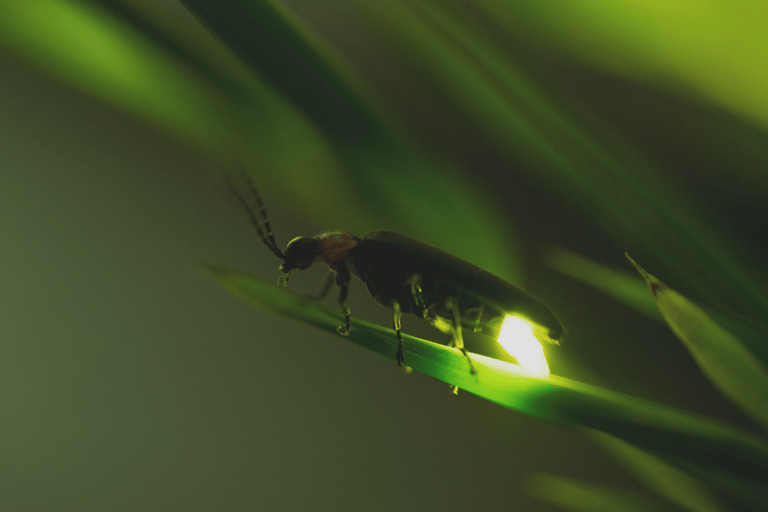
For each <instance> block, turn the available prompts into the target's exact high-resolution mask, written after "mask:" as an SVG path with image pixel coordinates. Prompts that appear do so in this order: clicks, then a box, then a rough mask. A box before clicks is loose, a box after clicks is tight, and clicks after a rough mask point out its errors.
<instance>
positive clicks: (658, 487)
mask: <svg viewBox="0 0 768 512" xmlns="http://www.w3.org/2000/svg"><path fill="white" fill-rule="evenodd" d="M590 435H591V436H592V437H593V438H594V439H595V440H596V441H597V442H598V443H600V444H601V445H603V446H604V447H606V448H608V449H609V450H610V451H611V453H613V454H614V455H615V456H616V457H617V458H619V459H620V460H621V461H623V462H624V464H625V465H626V467H628V468H629V469H630V470H631V471H632V472H633V473H634V474H635V475H636V476H637V477H638V478H640V479H641V480H642V481H643V482H645V483H646V485H648V486H649V487H650V488H651V489H653V490H654V491H655V492H656V493H657V494H659V495H660V496H664V497H665V498H666V499H668V500H669V501H671V502H672V503H676V504H677V505H678V506H680V507H682V508H683V509H685V510H690V511H691V512H723V510H724V509H723V507H722V506H721V505H720V504H719V503H718V500H717V499H716V498H715V497H714V496H713V495H712V493H711V492H710V491H709V490H708V489H707V488H706V487H705V486H704V485H702V483H701V482H699V481H697V480H696V479H694V478H692V477H690V476H689V475H687V474H685V473H684V472H682V471H680V470H679V469H677V468H674V467H672V466H670V465H669V464H667V463H665V462H664V461H662V460H660V459H658V458H657V457H653V456H652V455H649V454H648V453H646V452H644V451H642V450H638V449H637V448H635V447H634V446H632V445H630V444H628V443H625V442H624V441H621V440H620V439H617V438H616V437H614V436H610V435H606V434H603V433H601V432H597V431H591V432H590Z"/></svg>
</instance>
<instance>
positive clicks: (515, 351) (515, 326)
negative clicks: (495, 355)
mask: <svg viewBox="0 0 768 512" xmlns="http://www.w3.org/2000/svg"><path fill="white" fill-rule="evenodd" d="M533 330H534V325H533V324H532V323H531V322H529V321H528V320H526V319H525V318H523V317H520V316H513V315H507V317H506V318H505V319H504V323H502V324H501V330H500V331H499V338H498V342H499V344H500V345H501V346H502V347H504V350H506V351H507V352H509V355H511V356H512V357H514V358H515V359H517V362H518V363H520V365H521V366H522V367H524V368H525V369H526V370H528V371H529V372H530V373H531V374H532V375H534V376H537V377H546V376H547V375H549V366H548V365H547V359H546V358H545V357H544V349H543V348H542V347H541V343H540V342H539V340H538V339H537V338H536V336H534V334H533Z"/></svg>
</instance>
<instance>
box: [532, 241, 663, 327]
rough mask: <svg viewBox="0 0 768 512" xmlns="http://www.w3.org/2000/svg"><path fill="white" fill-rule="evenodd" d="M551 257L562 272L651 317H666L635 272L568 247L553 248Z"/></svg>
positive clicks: (549, 257) (656, 318)
mask: <svg viewBox="0 0 768 512" xmlns="http://www.w3.org/2000/svg"><path fill="white" fill-rule="evenodd" d="M547 260H548V263H549V266H550V267H552V268H553V269H555V270H557V271H558V272H560V273H562V274H565V275H567V276H570V277H572V278H574V279H578V280H579V281H582V282H584V283H587V284H589V285H591V286H593V287H595V288H597V289H598V290H602V291H603V292H605V293H607V294H608V295H611V296H613V297H615V298H616V299H618V300H619V301H621V302H623V303H624V304H627V305H629V306H631V307H633V308H635V309H636V310H637V311H640V312H641V313H643V314H644V315H646V316H648V317H650V318H653V319H655V320H659V321H662V320H663V318H662V316H661V315H660V314H659V308H657V307H656V304H654V302H653V299H652V298H651V297H648V292H647V291H646V290H645V286H643V285H642V283H640V282H639V281H638V280H637V278H636V277H634V275H629V274H627V273H625V272H619V271H617V270H614V269H611V268H608V267H606V266H604V265H600V264H599V263H595V262H594V261H591V260H589V259H587V258H585V257H583V256H579V255H578V254H575V253H572V252H570V251H567V250H565V249H556V250H553V251H552V252H551V253H550V254H549V256H548V258H547Z"/></svg>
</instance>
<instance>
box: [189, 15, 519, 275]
mask: <svg viewBox="0 0 768 512" xmlns="http://www.w3.org/2000/svg"><path fill="white" fill-rule="evenodd" d="M183 4H184V5H185V6H186V7H187V8H188V9H189V10H190V11H191V12H192V13H193V14H194V15H195V16H196V17H197V18H198V20H200V21H201V22H202V23H203V24H204V25H205V26H206V27H208V29H209V30H210V31H211V32H212V33H213V34H215V35H216V37H218V38H219V39H220V40H221V41H222V42H223V43H224V44H225V45H226V46H228V47H229V48H230V49H231V50H232V52H233V53H235V54H236V55H237V56H238V57H239V58H240V59H241V60H242V61H243V62H244V63H245V64H246V65H247V66H249V67H250V68H251V69H252V70H253V71H254V72H255V73H256V74H258V76H259V77H261V78H262V79H263V80H265V81H266V82H267V83H269V84H270V85H271V86H272V87H273V88H274V89H275V90H278V91H280V94H281V95H283V97H285V98H287V99H288V100H290V101H291V102H292V104H293V105H295V106H296V108H297V109H298V110H300V111H301V112H302V113H303V114H304V115H305V116H306V118H307V119H309V120H310V121H311V122H312V123H313V125H314V126H316V127H317V128H318V129H319V130H320V131H321V132H322V133H323V135H324V137H325V138H326V139H327V140H328V141H329V144H330V145H331V147H332V148H333V149H334V151H335V153H336V155H337V156H338V158H339V160H340V162H341V163H342V165H341V166H340V169H339V172H340V173H342V176H341V179H342V181H343V182H344V183H345V184H346V185H347V186H348V187H349V188H350V189H352V190H353V194H352V195H350V196H348V197H344V198H343V200H344V202H347V203H349V204H350V205H354V208H355V209H356V210H358V211H360V212H363V213H362V214H363V215H371V216H374V218H376V219H378V221H379V222H378V223H377V225H376V226H375V228H376V229H392V230H395V231H400V232H404V233H406V234H409V235H410V236H413V237H415V238H418V239H420V240H424V241H425V242H427V243H432V244H433V245H436V246H439V247H441V248H444V249H447V250H449V251H451V252H452V253H454V254H456V255H458V256H460V257H462V258H463V259H466V260H468V261H472V262H473V263H476V264H478V265H480V266H481V267H483V268H487V269H488V270H490V271H492V272H494V273H496V274H498V275H501V276H503V277H506V278H509V277H511V276H510V275H511V274H515V273H516V272H515V267H516V264H515V261H516V260H517V258H516V257H515V254H516V253H517V251H516V249H515V248H514V247H513V246H512V244H511V242H510V239H509V235H508V232H509V230H508V228H507V227H506V226H503V225H501V224H500V222H499V220H498V218H497V216H496V215H495V214H494V208H493V206H492V205H489V204H488V198H487V196H486V195H485V194H483V193H482V192H481V190H480V188H479V187H478V186H477V185H476V184H475V183H473V182H472V181H471V180H470V179H469V178H465V177H462V176H460V175H459V173H458V172H456V170H455V169H451V168H450V167H448V166H446V165H445V164H443V163H442V162H440V161H438V160H437V159H436V158H435V157H434V156H432V155H430V154H428V153H427V152H425V151H423V150H422V149H421V148H419V147H417V146H416V145H415V144H414V143H413V142H411V141H410V140H409V139H408V138H407V137H406V134H405V132H404V130H403V129H402V128H400V127H398V126H397V125H396V123H395V122H394V121H393V120H392V119H390V118H389V117H387V116H385V115H384V114H383V113H382V112H383V109H382V108H381V107H380V105H378V103H377V102H376V101H375V100H374V99H373V97H372V95H371V94H370V92H369V91H368V90H367V89H366V88H365V87H364V86H363V85H362V84H361V82H360V80H359V79H358V78H357V77H356V75H355V74H354V73H353V72H352V71H351V70H349V69H348V68H347V67H346V66H345V65H343V64H342V62H341V59H339V58H338V57H336V55H335V54H334V53H333V52H332V51H331V50H330V49H329V48H327V47H326V46H325V45H324V44H322V43H321V42H320V40H319V39H318V38H317V37H315V36H314V35H313V34H312V33H311V32H310V31H309V30H307V29H306V28H305V27H304V26H303V25H301V24H300V23H299V22H298V21H297V20H296V18H295V17H294V16H292V15H291V13H290V12H288V11H287V10H285V8H283V7H282V6H280V5H278V4H277V3H276V2H271V1H268V0H222V1H220V2H209V1H206V0H183ZM355 217H359V216H350V217H349V218H348V220H347V222H350V223H353V224H352V225H350V226H348V227H347V229H349V230H357V229H358V225H356V224H354V223H355V222H356V219H355ZM367 228H368V230H371V229H372V226H370V225H369V226H367ZM511 280H513V281H515V279H511Z"/></svg>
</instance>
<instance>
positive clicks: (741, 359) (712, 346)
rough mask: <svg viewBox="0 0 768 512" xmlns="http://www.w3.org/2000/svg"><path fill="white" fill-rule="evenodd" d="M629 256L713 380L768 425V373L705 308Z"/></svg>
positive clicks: (678, 333) (747, 410)
mask: <svg viewBox="0 0 768 512" xmlns="http://www.w3.org/2000/svg"><path fill="white" fill-rule="evenodd" d="M627 259H629V261H630V262H631V263H632V265H634V266H635V268H636V269H637V271H638V272H639V273H640V275H641V276H642V277H643V279H645V282H646V283H647V284H648V287H649V289H650V290H651V293H652V294H653V296H654V298H655V300H656V305H657V306H658V308H659V311H660V312H661V314H662V316H663V317H664V319H665V320H666V321H667V324H668V325H669V327H670V329H672V332H674V333H675V336H677V337H678V339H679V340H680V341H682V342H683V344H684V345H685V347H686V348H687V349H688V351H689V352H690V353H691V355H692V356H693V358H694V360H695V361H696V363H697V364H698V365H699V367H700V368H701V369H702V371H703V372H704V374H705V375H706V376H707V378H709V380H710V381H711V382H712V383H713V384H714V385H715V386H717V387H718V388H719V389H720V391H722V392H723V394H725V395H726V396H727V397H728V398H730V399H731V400H732V401H733V402H734V403H735V404H737V405H739V406H740V407H741V408H742V409H743V410H744V411H746V412H747V413H748V414H749V415H751V416H752V417H753V418H754V419H756V420H757V421H759V422H760V423H761V424H762V425H763V427H768V372H767V371H766V368H765V366H764V365H763V364H762V363H761V362H760V361H759V360H758V359H757V358H756V357H755V356H754V355H753V354H752V353H751V352H750V351H749V350H747V349H746V348H745V347H744V346H743V345H742V344H741V342H740V341H739V340H738V339H737V338H736V337H735V336H734V335H733V334H731V333H730V332H728V331H727V330H725V329H724V328H722V327H721V326H720V325H719V324H718V323H717V322H715V321H714V320H712V319H711V318H710V317H709V316H708V315H707V314H706V313H705V312H704V311H703V310H702V309H701V308H699V307H698V306H696V305H694V304H693V303H692V302H691V301H689V300H688V299H686V298H685V297H684V296H683V295H681V294H680V293H678V292H676V291H675V290H673V289H671V288H669V287H668V286H667V285H665V284H664V283H662V282H661V281H659V279H658V278H656V277H655V276H652V275H651V274H649V273H648V272H646V271H645V270H644V269H643V268H642V267H641V266H640V265H638V264H637V263H636V262H635V261H634V260H633V259H632V258H630V257H629V255H627Z"/></svg>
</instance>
